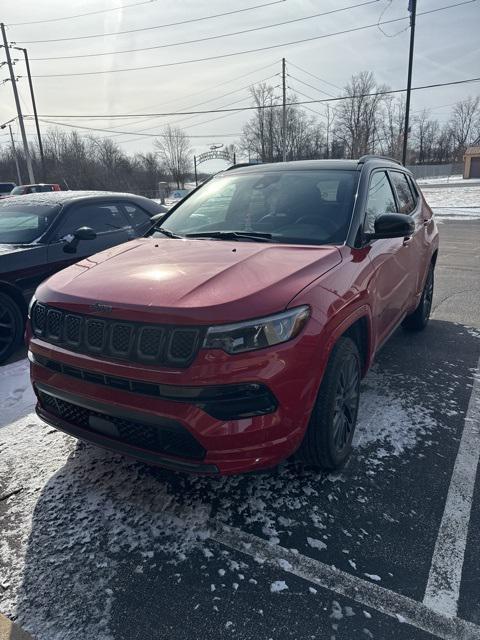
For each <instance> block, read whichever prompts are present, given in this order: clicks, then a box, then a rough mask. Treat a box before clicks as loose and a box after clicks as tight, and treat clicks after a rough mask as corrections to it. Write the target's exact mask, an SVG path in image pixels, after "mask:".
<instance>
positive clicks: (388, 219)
mask: <svg viewBox="0 0 480 640" xmlns="http://www.w3.org/2000/svg"><path fill="white" fill-rule="evenodd" d="M414 231H415V222H414V221H413V219H412V217H411V216H407V215H406V214H405V213H383V214H382V215H380V216H378V218H377V219H376V220H375V232H374V233H369V234H368V238H369V239H371V240H380V239H382V238H406V237H408V236H411V235H412V234H413V232H414Z"/></svg>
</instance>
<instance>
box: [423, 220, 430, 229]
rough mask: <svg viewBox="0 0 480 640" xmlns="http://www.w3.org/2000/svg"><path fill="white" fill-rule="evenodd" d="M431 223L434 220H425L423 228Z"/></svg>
mask: <svg viewBox="0 0 480 640" xmlns="http://www.w3.org/2000/svg"><path fill="white" fill-rule="evenodd" d="M431 221H432V219H431V218H428V219H427V220H424V221H423V226H424V227H428V225H429V224H430V222H431Z"/></svg>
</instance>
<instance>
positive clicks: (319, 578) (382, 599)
mask: <svg viewBox="0 0 480 640" xmlns="http://www.w3.org/2000/svg"><path fill="white" fill-rule="evenodd" d="M210 537H211V539H212V540H215V541H216V542H219V543H220V544H222V545H224V546H225V547H228V548H229V549H234V550H235V551H239V552H240V553H243V554H246V555H248V556H250V557H252V558H256V559H257V560H260V562H267V563H269V564H271V565H274V566H275V567H276V568H277V569H278V570H279V571H286V572H288V573H291V574H293V575H295V576H297V577H299V578H303V579H304V580H307V581H308V582H311V583H313V584H315V585H318V586H319V587H323V588H324V589H328V590H329V591H333V592H334V593H336V594H338V595H341V596H345V597H346V598H350V599H351V600H354V601H356V602H358V603H360V604H362V605H363V606H366V607H370V608H372V609H375V610H376V611H379V612H381V613H384V614H386V615H388V616H390V617H393V618H396V619H397V620H402V619H403V620H405V622H406V623H407V624H410V625H411V626H413V627H416V628H417V629H420V630H422V631H426V632H427V633H430V634H432V635H433V636H435V637H437V638H441V640H480V627H479V626H477V625H475V624H473V623H471V622H467V621H466V620H461V619H460V618H457V617H450V616H445V615H443V614H441V613H439V612H438V611H434V610H433V609H431V608H429V607H427V606H426V605H425V604H423V603H422V602H417V601H416V600H412V599H411V598H407V597H406V596H402V595H400V594H398V593H394V592H393V591H389V590H388V589H385V588H383V587H379V586H378V585H376V584H373V583H372V582H368V581H367V580H363V579H362V578H358V577H357V576H354V575H351V574H349V573H346V572H345V571H340V569H336V568H335V567H332V566H329V565H326V564H324V563H323V562H319V561H318V560H314V559H313V558H309V557H307V556H304V555H302V554H299V553H294V552H293V551H290V550H289V549H286V548H285V547H281V546H279V545H272V544H270V543H269V542H267V541H266V540H263V539H262V538H259V537H258V536H255V535H252V534H249V533H245V532H243V531H240V530H239V529H234V528H230V527H225V526H222V527H220V528H218V529H216V530H215V531H214V532H212V533H211V535H210ZM280 560H283V561H285V560H286V561H287V562H282V563H279V561H280Z"/></svg>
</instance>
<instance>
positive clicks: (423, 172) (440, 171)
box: [407, 162, 463, 178]
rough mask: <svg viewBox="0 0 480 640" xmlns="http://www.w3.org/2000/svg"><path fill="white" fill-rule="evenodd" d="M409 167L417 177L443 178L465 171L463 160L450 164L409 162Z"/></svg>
mask: <svg viewBox="0 0 480 640" xmlns="http://www.w3.org/2000/svg"><path fill="white" fill-rule="evenodd" d="M407 168H408V169H410V171H411V172H412V173H413V175H414V176H415V177H416V178H441V177H443V176H454V175H458V174H462V173H463V164H462V163H461V162H456V163H450V164H409V165H407Z"/></svg>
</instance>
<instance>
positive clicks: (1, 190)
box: [0, 182, 17, 200]
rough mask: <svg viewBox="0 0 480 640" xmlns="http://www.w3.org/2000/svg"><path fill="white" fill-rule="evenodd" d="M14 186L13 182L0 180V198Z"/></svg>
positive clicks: (4, 196) (5, 195) (7, 194)
mask: <svg viewBox="0 0 480 640" xmlns="http://www.w3.org/2000/svg"><path fill="white" fill-rule="evenodd" d="M16 186H17V185H16V184H15V183H14V182H0V200H1V199H2V198H6V197H7V196H9V195H10V193H11V192H12V189H14V188H15V187H16Z"/></svg>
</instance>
